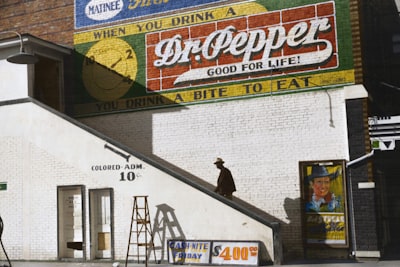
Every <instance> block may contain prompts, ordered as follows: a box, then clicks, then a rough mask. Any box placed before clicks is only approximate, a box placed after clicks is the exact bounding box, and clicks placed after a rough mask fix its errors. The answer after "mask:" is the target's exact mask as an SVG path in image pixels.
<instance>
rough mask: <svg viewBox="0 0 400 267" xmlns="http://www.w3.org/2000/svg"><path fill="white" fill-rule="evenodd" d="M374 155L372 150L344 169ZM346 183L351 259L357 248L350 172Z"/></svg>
mask: <svg viewBox="0 0 400 267" xmlns="http://www.w3.org/2000/svg"><path fill="white" fill-rule="evenodd" d="M373 155H374V150H372V151H371V152H369V153H368V154H365V155H364V156H361V157H359V158H357V159H354V160H352V161H349V162H347V163H346V168H348V167H350V166H352V165H354V164H356V163H358V162H360V161H363V160H365V159H367V158H369V157H372V156H373ZM348 183H349V185H348V187H349V188H350V191H349V200H350V201H349V204H350V205H349V211H350V214H351V237H352V238H351V239H352V242H351V243H352V252H351V256H352V257H355V256H356V249H357V246H356V242H357V241H356V228H355V219H354V205H353V186H352V181H351V171H349V180H348Z"/></svg>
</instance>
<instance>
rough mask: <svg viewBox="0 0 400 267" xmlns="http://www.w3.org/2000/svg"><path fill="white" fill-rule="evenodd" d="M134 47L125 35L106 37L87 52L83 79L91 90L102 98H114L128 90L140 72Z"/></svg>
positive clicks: (109, 99) (83, 67)
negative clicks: (118, 37) (120, 37)
mask: <svg viewBox="0 0 400 267" xmlns="http://www.w3.org/2000/svg"><path fill="white" fill-rule="evenodd" d="M137 65H138V64H137V59H136V54H135V52H134V50H133V48H132V47H131V46H130V45H129V44H128V43H127V42H125V41H124V40H121V39H117V38H114V39H104V40H101V41H99V42H97V43H96V44H94V45H93V46H92V47H91V48H90V49H89V51H88V52H87V53H86V58H85V60H84V62H83V66H82V79H83V84H84V85H85V88H86V90H87V91H88V92H89V94H90V95H91V96H92V97H94V98H95V99H97V100H99V101H113V100H116V99H119V98H120V97H122V96H123V95H124V94H126V93H127V92H128V90H129V88H131V86H132V85H133V82H134V81H135V79H136V74H137Z"/></svg>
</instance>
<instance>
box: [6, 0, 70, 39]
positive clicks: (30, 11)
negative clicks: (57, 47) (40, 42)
mask: <svg viewBox="0 0 400 267" xmlns="http://www.w3.org/2000/svg"><path fill="white" fill-rule="evenodd" d="M0 25H1V29H0V31H18V32H20V33H21V34H22V33H29V34H32V35H34V36H37V37H39V38H42V39H45V40H47V41H51V42H54V43H57V44H61V45H68V46H72V45H73V30H74V0H66V1H56V0H49V1H34V0H24V1H20V0H12V1H1V2H0Z"/></svg>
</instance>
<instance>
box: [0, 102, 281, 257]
mask: <svg viewBox="0 0 400 267" xmlns="http://www.w3.org/2000/svg"><path fill="white" fill-rule="evenodd" d="M0 121H1V122H2V129H1V131H0V142H1V144H2V146H3V148H2V149H1V150H0V159H1V160H0V174H1V176H0V182H6V183H7V190H5V191H0V198H1V201H0V212H1V216H2V218H3V220H4V224H5V229H4V233H3V242H4V245H5V247H6V249H7V253H8V254H9V257H10V258H11V259H19V260H54V259H57V242H58V234H57V187H58V186H67V185H84V186H85V190H86V199H85V200H84V205H85V209H86V212H88V210H89V207H88V205H89V204H88V202H89V201H88V193H87V191H88V190H90V189H99V188H113V190H114V215H115V218H114V227H115V228H114V235H115V236H114V238H115V242H114V244H115V257H116V260H124V259H125V255H126V249H127V242H128V234H129V226H130V219H131V214H132V196H135V195H148V196H149V210H150V217H151V218H154V216H155V212H156V210H157V206H158V205H161V204H165V205H168V206H169V207H171V208H172V209H173V210H174V213H175V215H176V217H177V220H178V221H177V222H178V224H179V226H180V227H181V229H182V231H183V233H184V236H185V238H186V239H196V240H204V239H210V240H260V241H262V242H263V244H264V245H265V246H266V248H267V250H268V251H267V254H268V255H267V256H270V257H273V253H274V252H273V244H272V230H271V229H270V228H269V227H267V226H266V225H264V224H262V223H260V222H258V221H256V220H254V219H251V218H249V217H248V216H246V215H244V214H242V213H241V212H239V211H237V210H236V209H233V208H231V207H229V206H228V205H226V204H224V203H223V202H220V201H219V200H217V199H215V198H212V197H210V196H209V195H207V194H205V193H203V192H201V191H199V190H196V189H194V188H193V187H191V186H189V185H187V184H185V183H183V182H181V181H180V180H178V179H176V178H174V177H172V176H171V175H168V174H166V173H164V172H163V171H161V170H158V169H157V168H155V167H153V166H152V165H150V164H148V163H146V162H144V161H143V160H141V159H139V158H136V157H133V156H132V157H130V158H129V162H126V160H125V159H124V158H123V157H121V156H119V155H118V154H116V153H114V152H112V151H110V150H108V149H105V148H104V145H105V144H106V142H105V141H104V140H103V139H101V138H98V137H96V136H94V135H93V134H91V133H89V132H87V131H85V130H83V129H81V128H79V127H77V126H75V125H73V124H71V123H69V122H67V121H65V120H63V119H62V118H61V117H59V116H56V115H55V114H53V113H50V112H48V111H47V110H45V109H43V108H41V107H39V106H37V105H36V104H33V103H23V104H12V105H2V106H0ZM124 153H126V152H124ZM126 164H134V165H135V166H141V167H140V168H138V169H135V170H134V171H135V174H136V175H137V176H136V179H134V180H133V181H120V177H121V176H120V173H121V170H109V171H94V170H93V168H92V167H93V166H105V165H114V166H117V165H118V166H122V167H124V166H126ZM94 169H95V168H94ZM89 223H90V222H89V216H88V215H86V222H85V226H86V228H85V231H86V236H87V237H89V236H90V233H89V228H90V227H89ZM211 226H212V227H211ZM88 239H89V238H87V239H86V244H85V245H86V247H87V248H89V247H90V243H89V240H88ZM164 255H165V258H164V259H163V260H166V255H167V253H164ZM86 256H87V257H88V258H90V255H89V250H88V251H87V255H86Z"/></svg>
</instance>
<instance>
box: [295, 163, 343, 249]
mask: <svg viewBox="0 0 400 267" xmlns="http://www.w3.org/2000/svg"><path fill="white" fill-rule="evenodd" d="M300 170H301V179H302V183H301V184H302V199H303V203H304V210H303V213H304V232H305V243H306V245H309V246H330V247H348V223H347V206H346V199H347V196H346V180H345V175H344V170H345V169H344V161H321V162H302V163H300Z"/></svg>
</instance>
